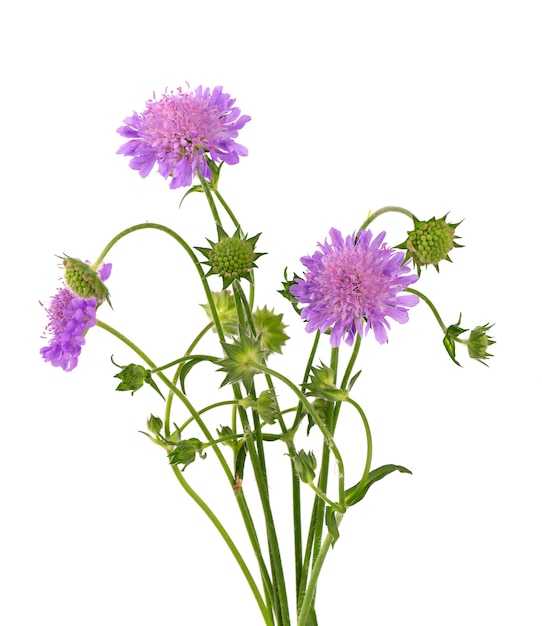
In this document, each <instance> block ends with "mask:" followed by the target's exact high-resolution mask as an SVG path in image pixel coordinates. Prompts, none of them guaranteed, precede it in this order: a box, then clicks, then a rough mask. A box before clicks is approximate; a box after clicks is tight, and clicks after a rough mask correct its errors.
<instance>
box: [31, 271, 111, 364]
mask: <svg viewBox="0 0 542 626" xmlns="http://www.w3.org/2000/svg"><path fill="white" fill-rule="evenodd" d="M98 274H99V276H100V279H101V280H106V279H107V278H109V275H110V274H111V263H106V264H104V265H102V267H101V268H100V270H98ZM96 308H97V303H96V298H95V297H92V298H81V297H79V296H78V295H76V294H75V293H74V292H73V291H72V290H71V289H70V288H69V287H67V285H66V284H64V285H63V286H62V287H60V288H59V289H58V290H57V292H56V294H55V295H54V296H53V297H52V298H51V303H50V305H49V306H48V307H46V309H45V310H46V311H47V316H48V318H49V322H48V324H47V327H46V332H47V334H48V335H50V336H51V338H50V340H49V344H48V345H47V346H45V347H43V348H41V350H40V354H41V356H42V357H43V358H44V359H45V361H46V362H50V363H51V365H53V366H54V367H61V368H62V369H63V370H64V371H66V372H69V371H71V370H72V369H73V368H74V367H76V366H77V362H78V358H79V355H80V354H81V346H83V345H84V343H85V334H86V332H87V330H88V329H89V328H92V326H95V325H96Z"/></svg>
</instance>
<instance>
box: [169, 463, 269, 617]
mask: <svg viewBox="0 0 542 626" xmlns="http://www.w3.org/2000/svg"><path fill="white" fill-rule="evenodd" d="M171 467H172V469H173V473H174V474H175V476H176V477H177V480H178V481H179V483H180V484H181V485H182V487H183V489H184V490H185V491H186V493H187V494H188V495H189V496H190V497H191V498H192V499H193V500H194V501H195V502H196V503H197V505H198V506H199V507H200V508H201V509H202V510H203V512H204V513H205V514H206V515H207V517H208V518H209V519H210V520H211V522H212V524H213V525H214V526H215V528H216V529H217V530H218V532H219V533H220V536H221V537H222V539H223V540H224V541H225V542H226V545H227V546H228V548H229V549H230V551H231V553H232V554H233V556H234V558H235V560H236V561H237V563H238V565H239V567H240V568H241V571H242V572H243V574H244V575H245V578H246V580H247V582H248V585H249V587H250V589H251V590H252V593H253V594H254V598H255V599H256V602H257V603H258V607H259V608H260V611H261V613H262V616H263V618H264V620H265V623H266V625H267V626H273V617H272V615H271V613H270V611H269V609H268V608H267V606H266V605H265V602H264V601H263V598H262V596H261V594H260V591H259V589H258V586H257V585H256V583H255V581H254V578H253V577H252V575H251V573H250V570H249V569H248V567H247V564H246V562H245V560H244V559H243V557H242V556H241V553H240V552H239V550H238V549H237V546H236V545H235V543H234V542H233V540H232V538H231V537H230V535H229V534H228V533H227V531H226V529H225V528H224V526H223V525H222V524H221V523H220V520H219V519H218V518H217V517H216V515H215V514H214V513H213V511H212V510H211V509H210V508H209V506H208V505H207V504H206V503H205V501H204V500H203V499H202V498H201V497H200V496H199V495H198V494H197V493H196V492H195V491H194V490H193V489H192V487H190V485H189V484H188V482H187V481H186V479H185V478H184V476H183V474H182V472H181V471H180V470H179V468H178V467H177V466H176V465H172V466H171Z"/></svg>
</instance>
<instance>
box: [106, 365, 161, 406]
mask: <svg viewBox="0 0 542 626" xmlns="http://www.w3.org/2000/svg"><path fill="white" fill-rule="evenodd" d="M111 361H112V362H113V364H114V365H117V364H116V363H115V361H113V358H111ZM117 367H120V368H121V370H120V372H119V373H118V374H115V376H114V378H120V380H121V382H120V383H119V385H118V387H117V388H116V389H115V391H131V392H132V395H134V393H135V392H136V391H137V390H138V389H141V387H143V385H144V384H145V383H147V385H150V386H151V387H152V388H153V389H154V390H155V391H156V392H157V393H158V394H160V396H161V397H162V398H164V396H163V394H162V392H161V391H160V388H159V387H158V385H157V384H156V383H155V382H154V380H153V378H152V373H151V371H150V370H147V369H145V368H144V367H143V366H142V365H137V364H136V363H130V365H126V366H124V367H122V366H121V365H117ZM164 399H165V398H164Z"/></svg>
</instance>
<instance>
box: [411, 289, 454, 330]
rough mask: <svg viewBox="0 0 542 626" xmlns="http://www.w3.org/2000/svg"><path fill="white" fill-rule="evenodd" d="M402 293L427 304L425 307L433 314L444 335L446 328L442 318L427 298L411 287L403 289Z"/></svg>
mask: <svg viewBox="0 0 542 626" xmlns="http://www.w3.org/2000/svg"><path fill="white" fill-rule="evenodd" d="M404 291H407V292H408V293H412V294H414V295H415V296H418V298H420V299H421V300H423V301H424V302H425V304H427V306H428V307H429V308H430V309H431V311H432V312H433V315H434V316H435V318H436V320H437V322H438V324H439V326H440V328H441V329H442V332H443V333H444V334H446V331H447V330H448V329H447V327H446V324H445V323H444V322H443V321H442V318H441V317H440V315H439V312H438V311H437V309H436V307H435V305H434V304H433V303H432V302H431V300H429V298H428V297H427V296H426V295H424V294H423V293H422V292H421V291H418V290H417V289H412V287H407V288H406V289H404Z"/></svg>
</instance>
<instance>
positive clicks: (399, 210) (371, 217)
mask: <svg viewBox="0 0 542 626" xmlns="http://www.w3.org/2000/svg"><path fill="white" fill-rule="evenodd" d="M384 213H402V214H403V215H406V216H407V217H410V219H412V220H413V219H414V213H412V212H411V211H409V210H407V209H403V208H402V207H400V206H385V207H382V208H381V209H378V210H377V211H375V212H374V213H371V214H370V215H369V217H368V218H367V219H366V220H365V221H364V222H363V224H362V225H361V226H360V227H359V230H358V232H357V234H356V238H357V237H358V236H359V231H360V230H365V229H366V228H367V226H369V224H370V223H371V222H372V221H374V220H375V219H376V218H377V217H379V216H380V215H383V214H384Z"/></svg>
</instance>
